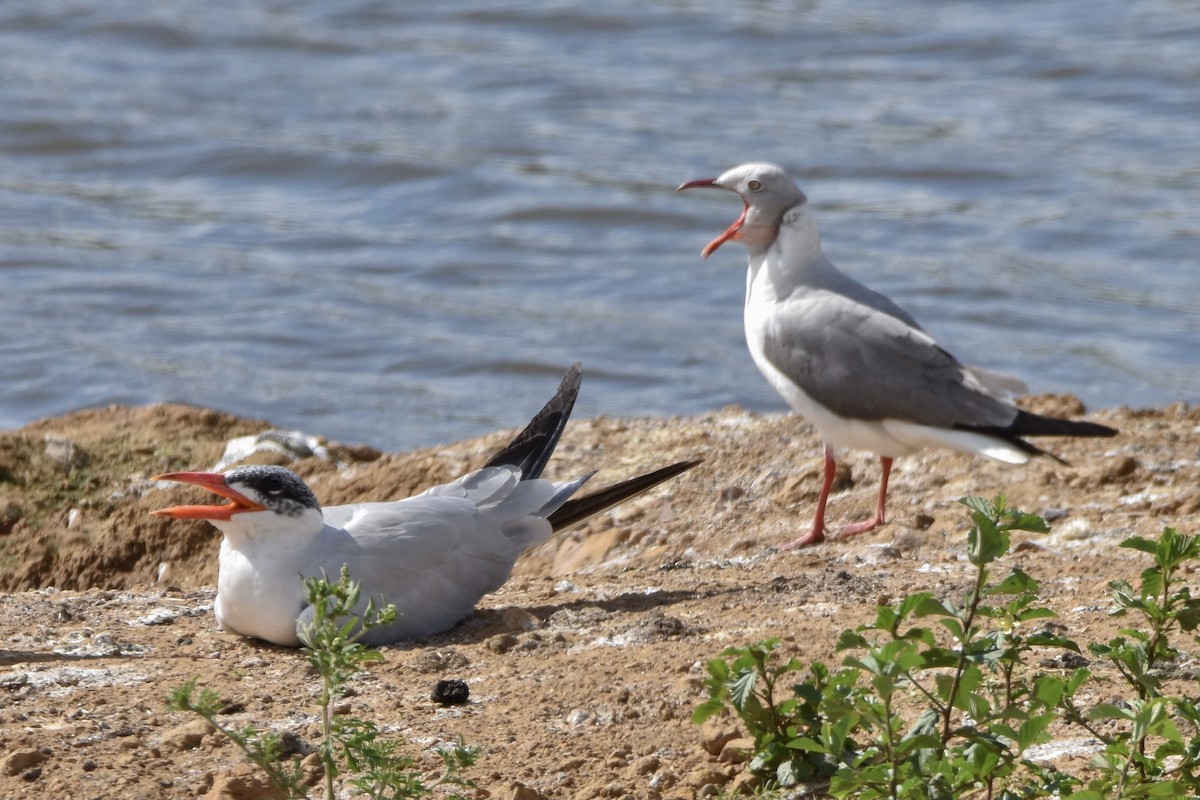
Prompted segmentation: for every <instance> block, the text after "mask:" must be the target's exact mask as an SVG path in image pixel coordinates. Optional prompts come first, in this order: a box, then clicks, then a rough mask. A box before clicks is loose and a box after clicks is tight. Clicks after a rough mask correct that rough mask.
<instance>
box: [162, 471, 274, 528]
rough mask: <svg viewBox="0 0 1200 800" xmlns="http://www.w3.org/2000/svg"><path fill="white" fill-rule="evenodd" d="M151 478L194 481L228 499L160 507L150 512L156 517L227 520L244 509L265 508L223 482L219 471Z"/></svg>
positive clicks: (261, 509) (178, 473)
mask: <svg viewBox="0 0 1200 800" xmlns="http://www.w3.org/2000/svg"><path fill="white" fill-rule="evenodd" d="M153 480H156V481H178V482H179V483H194V484H195V485H197V486H203V487H204V488H205V489H208V490H209V491H210V492H212V493H213V494H216V495H220V496H221V497H224V498H226V499H228V500H229V502H228V503H225V504H223V505H213V506H171V507H170V508H160V509H158V510H157V511H151V512H150V513H151V514H154V515H155V516H158V517H170V518H171V519H208V520H213V519H219V520H228V519H230V518H232V517H233V515H234V514H240V513H243V512H246V511H265V510H266V507H265V506H261V505H259V504H258V503H256V502H254V501H253V500H251V499H250V498H248V497H246V496H244V495H243V494H241V493H240V492H237V491H235V490H233V489H232V488H230V486H229V484H227V483H225V476H224V475H222V474H221V473H219V472H168V473H166V474H164V475H155V476H154V478H153Z"/></svg>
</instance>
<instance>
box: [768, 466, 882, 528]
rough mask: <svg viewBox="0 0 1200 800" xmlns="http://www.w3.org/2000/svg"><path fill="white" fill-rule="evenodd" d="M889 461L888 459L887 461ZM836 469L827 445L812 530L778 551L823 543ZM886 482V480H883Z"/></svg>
mask: <svg viewBox="0 0 1200 800" xmlns="http://www.w3.org/2000/svg"><path fill="white" fill-rule="evenodd" d="M889 461H890V459H889ZM836 469H837V462H836V461H834V459H833V448H832V447H830V446H829V445H826V446H825V476H824V478H823V480H822V481H821V496H820V497H818V498H817V513H816V516H814V517H813V526H812V530H811V531H809V532H808V533H807V534H805V535H804V536H801V537H800V538H799V539H797V540H796V541H794V542H788V543H787V544H785V545H783V546H782V547H780V548H779V549H780V550H795V549H797V548H800V547H807V546H808V545H810V544H816V543H817V542H823V541H825V503H826V501H828V500H829V487H831V486H833V474H834V472H835V471H836ZM885 480H886V478H885Z"/></svg>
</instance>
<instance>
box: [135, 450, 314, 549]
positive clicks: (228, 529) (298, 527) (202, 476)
mask: <svg viewBox="0 0 1200 800" xmlns="http://www.w3.org/2000/svg"><path fill="white" fill-rule="evenodd" d="M155 480H160V481H177V482H179V483H191V484H195V485H196V486H202V487H203V488H205V489H208V490H209V491H210V492H212V493H213V494H216V495H218V496H220V497H224V498H225V499H226V500H228V501H229V502H227V503H223V504H220V505H194V506H172V507H170V508H163V509H159V510H158V511H155V512H153V513H154V514H155V515H157V516H160V517H170V518H171V519H204V520H208V521H209V522H211V523H212V524H213V525H214V526H216V527H217V528H218V529H220V531H221V532H222V533H224V534H225V535H226V536H238V535H241V536H248V537H251V538H255V537H260V536H280V537H300V536H305V535H312V534H314V533H316V532H317V531H319V530H321V527H322V525H323V524H324V522H323V520H322V515H321V504H320V503H319V502H318V501H317V498H316V495H314V494H313V493H312V490H311V489H309V488H308V486H307V485H306V484H305V483H304V481H302V480H301V479H300V477H299V476H298V475H296V473H294V472H292V471H291V470H288V469H284V468H283V467H276V466H268V465H251V466H245V467H235V468H234V469H231V470H229V471H228V472H225V473H220V472H169V473H167V474H165V475H158V476H156V477H155Z"/></svg>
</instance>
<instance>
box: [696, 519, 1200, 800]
mask: <svg viewBox="0 0 1200 800" xmlns="http://www.w3.org/2000/svg"><path fill="white" fill-rule="evenodd" d="M961 502H962V503H963V505H965V506H966V507H967V508H968V509H969V511H970V515H971V522H972V525H971V528H970V532H969V533H968V535H967V558H968V560H969V562H970V564H971V565H972V567H973V575H972V579H971V581H970V583H969V585H968V587H967V588H966V590H965V591H964V593H963V595H962V597H961V598H960V599H958V600H955V601H951V600H947V599H942V598H938V597H935V596H934V595H932V594H930V593H927V592H921V593H916V594H913V595H909V596H906V597H904V598H902V599H900V600H899V601H898V602H897V603H895V604H893V605H890V606H880V607H878V608H876V616H875V619H874V621H873V622H871V623H869V624H866V625H862V626H860V627H858V628H857V629H855V630H846V631H843V632H842V633H841V636H840V637H839V639H838V642H837V650H838V652H841V653H843V654H844V658H843V661H842V665H841V668H840V669H838V670H836V671H831V670H830V669H829V668H828V667H827V666H825V665H824V664H821V663H819V662H814V663H812V664H809V665H807V666H805V665H804V664H803V663H801V662H800V661H799V660H798V659H796V658H794V657H793V658H789V659H787V660H786V661H785V662H783V663H782V664H778V663H776V661H777V647H778V640H777V639H769V640H767V641H765V642H762V643H760V644H757V645H751V646H749V647H741V648H730V649H728V650H726V651H725V652H724V653H722V656H721V658H718V659H713V660H712V661H710V662H709V663H708V673H709V677H708V679H707V680H706V682H705V685H706V688H707V689H708V699H707V700H706V701H705V702H704V703H702V704H701V705H700V706H699V707H698V708H697V710H696V714H695V719H696V720H697V721H703V720H704V719H707V718H708V717H711V716H712V715H713V714H716V713H719V712H720V711H721V710H722V709H723V708H724V707H726V706H729V707H730V708H732V710H733V712H734V713H735V714H736V715H737V716H738V717H739V718H740V719H741V721H742V723H743V725H745V727H746V729H747V730H748V731H749V732H750V734H751V735H752V736H753V738H754V741H755V752H754V755H753V758H752V760H751V762H750V769H751V770H753V771H754V772H755V773H756V774H758V775H759V776H760V777H761V778H762V779H763V785H764V786H765V787H766V789H767V790H771V789H774V788H777V787H785V788H786V787H789V786H792V785H795V784H797V783H800V782H805V781H809V782H811V781H813V780H814V779H817V778H823V777H825V776H827V777H828V786H827V792H828V794H829V795H831V796H833V797H853V798H918V797H919V798H925V799H926V800H928V799H929V798H945V799H946V800H950V798H960V797H974V796H979V797H986V798H1004V799H1005V800H1016V799H1017V798H1038V797H1062V798H1068V800H1102V799H1103V798H1116V797H1183V796H1192V797H1196V796H1200V784H1198V783H1197V776H1198V774H1200V703H1198V702H1197V701H1196V700H1195V699H1192V698H1188V697H1167V696H1163V695H1162V694H1160V689H1161V685H1162V674H1163V668H1164V666H1165V665H1166V664H1168V663H1170V662H1171V660H1172V659H1174V658H1175V657H1176V655H1177V651H1176V650H1175V648H1174V647H1173V645H1172V644H1171V640H1172V636H1175V635H1177V634H1178V633H1179V632H1180V631H1193V630H1195V628H1196V627H1197V625H1198V624H1200V601H1198V600H1197V599H1195V598H1192V597H1191V595H1190V593H1189V591H1188V589H1187V587H1186V586H1185V585H1182V584H1181V582H1180V581H1179V579H1178V576H1179V573H1180V571H1181V569H1182V567H1183V566H1184V564H1185V562H1188V561H1193V560H1196V559H1197V558H1200V541H1197V539H1195V538H1192V537H1184V536H1180V535H1178V534H1177V533H1176V532H1175V531H1174V530H1172V529H1169V528H1168V529H1167V530H1165V531H1164V532H1163V534H1162V537H1161V538H1160V539H1159V540H1158V541H1157V542H1151V541H1149V540H1145V539H1140V538H1134V539H1129V540H1127V541H1126V542H1125V543H1124V545H1123V546H1125V547H1131V548H1133V549H1136V550H1140V551H1142V552H1145V553H1148V554H1150V555H1152V556H1153V557H1154V561H1155V564H1154V566H1153V567H1151V568H1149V569H1147V570H1146V571H1144V572H1143V573H1142V581H1141V588H1140V590H1138V591H1134V590H1133V589H1132V587H1130V586H1129V585H1128V584H1126V583H1124V582H1122V581H1113V582H1112V584H1110V585H1111V587H1112V589H1113V592H1114V599H1115V601H1116V609H1115V611H1114V613H1116V614H1129V613H1135V612H1136V613H1138V614H1140V615H1142V616H1143V617H1144V618H1145V621H1146V623H1147V624H1146V625H1144V626H1142V627H1138V628H1134V627H1131V628H1127V629H1122V630H1121V634H1122V635H1121V637H1119V638H1117V639H1114V640H1113V641H1112V642H1109V643H1108V644H1106V645H1095V644H1093V645H1091V646H1090V649H1091V652H1092V653H1093V655H1096V656H1099V657H1102V658H1104V659H1106V660H1107V661H1108V662H1109V663H1111V664H1113V665H1114V667H1115V668H1116V670H1117V673H1118V675H1119V676H1120V677H1121V678H1122V679H1123V680H1124V681H1125V682H1126V683H1127V684H1128V685H1129V686H1130V687H1131V688H1132V690H1133V691H1134V693H1135V696H1134V697H1133V698H1132V699H1131V700H1130V701H1129V702H1127V703H1120V704H1117V703H1108V704H1101V705H1098V706H1096V707H1095V708H1092V709H1090V710H1083V709H1080V708H1078V707H1076V705H1075V702H1074V699H1073V698H1074V696H1075V693H1076V691H1077V690H1078V689H1079V688H1080V687H1081V686H1083V685H1084V684H1086V683H1087V682H1088V681H1090V680H1092V678H1093V676H1092V673H1091V672H1090V671H1089V670H1087V669H1076V670H1074V671H1072V672H1070V673H1067V674H1065V675H1064V674H1056V673H1053V672H1047V671H1045V670H1041V669H1038V668H1036V667H1035V666H1031V660H1032V658H1033V656H1034V655H1035V654H1036V653H1037V652H1039V651H1041V650H1042V649H1043V648H1056V649H1060V650H1069V651H1073V652H1075V653H1079V652H1080V648H1079V646H1078V645H1077V644H1076V643H1075V642H1073V641H1071V640H1070V639H1066V638H1064V637H1061V636H1057V635H1055V634H1053V633H1051V632H1049V630H1048V629H1044V628H1043V629H1037V628H1033V625H1035V624H1038V622H1039V621H1040V620H1043V619H1044V618H1047V617H1053V616H1054V612H1053V611H1051V610H1050V609H1049V608H1046V607H1044V606H1042V605H1041V600H1040V586H1039V584H1038V582H1037V581H1036V580H1034V579H1033V578H1032V577H1031V576H1029V575H1028V574H1026V573H1025V572H1023V571H1022V570H1020V569H1019V568H1014V569H1012V570H1011V571H1010V572H1009V573H1008V574H1007V575H1006V576H1004V577H1003V578H1001V579H999V580H993V578H992V566H993V565H994V563H995V562H996V561H997V560H998V559H1000V558H1001V557H1003V556H1004V555H1005V554H1007V552H1008V550H1009V546H1010V534H1011V532H1012V531H1018V530H1021V531H1032V532H1045V531H1046V530H1048V528H1047V527H1046V524H1045V522H1044V521H1042V520H1041V519H1040V518H1038V517H1036V516H1033V515H1030V514H1024V513H1021V512H1019V511H1015V510H1012V509H1009V508H1007V506H1006V504H1005V502H1004V499H1003V498H1002V497H997V498H996V499H995V500H994V501H990V502H989V501H987V500H984V499H982V498H977V497H976V498H964V499H963V500H962V501H961ZM930 623H933V624H932V625H930ZM1031 628H1033V629H1032V630H1031ZM785 680H793V681H794V682H793V683H792V684H791V692H790V693H788V692H785V691H782V688H783V683H784V681H785ZM1100 721H1105V722H1108V723H1116V727H1117V732H1116V733H1115V734H1112V733H1110V734H1104V733H1102V732H1101V731H1100V730H1099V729H1098V726H1097V725H1096V724H1095V723H1097V722H1100ZM1071 724H1075V725H1081V726H1083V727H1084V728H1085V729H1086V730H1088V731H1089V732H1090V733H1091V734H1092V735H1093V736H1095V737H1096V738H1097V739H1099V740H1100V742H1101V743H1102V744H1103V745H1104V748H1105V749H1104V752H1103V753H1102V754H1101V755H1100V757H1099V758H1097V759H1096V760H1095V762H1094V764H1093V767H1094V773H1093V775H1092V776H1090V780H1089V781H1088V783H1087V786H1086V788H1081V787H1083V785H1084V783H1083V780H1084V779H1083V778H1081V777H1080V776H1076V775H1072V774H1067V773H1064V772H1061V771H1059V770H1056V769H1054V768H1052V767H1047V766H1044V765H1041V764H1038V763H1035V762H1033V761H1031V760H1030V759H1028V758H1027V757H1026V753H1027V751H1028V750H1029V748H1030V747H1032V746H1034V745H1036V744H1040V743H1043V742H1046V741H1048V740H1049V739H1050V738H1051V730H1052V729H1053V728H1054V726H1056V725H1057V726H1059V728H1060V729H1061V728H1062V727H1064V726H1067V725H1071ZM1181 729H1186V730H1188V731H1189V732H1190V735H1191V738H1190V739H1189V738H1185V737H1184V736H1183V735H1182V734H1181V732H1180V731H1181ZM1168 758H1170V761H1168V760H1167V759H1168ZM1167 764H1170V766H1169V767H1168V766H1167Z"/></svg>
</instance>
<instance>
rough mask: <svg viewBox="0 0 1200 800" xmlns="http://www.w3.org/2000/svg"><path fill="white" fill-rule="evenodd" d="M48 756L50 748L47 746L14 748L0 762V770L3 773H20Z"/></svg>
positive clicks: (43, 760)
mask: <svg viewBox="0 0 1200 800" xmlns="http://www.w3.org/2000/svg"><path fill="white" fill-rule="evenodd" d="M48 758H50V750H49V749H48V748H42V749H40V750H38V749H34V748H32V747H30V748H25V749H22V750H14V751H12V752H11V753H9V754H8V755H6V756H5V757H4V760H3V761H2V762H0V772H3V773H4V774H5V775H20V774H21V773H23V772H25V771H26V770H29V769H32V768H34V767H36V766H37V765H39V764H41V763H43V762H45V761H46V760H47V759H48Z"/></svg>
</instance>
